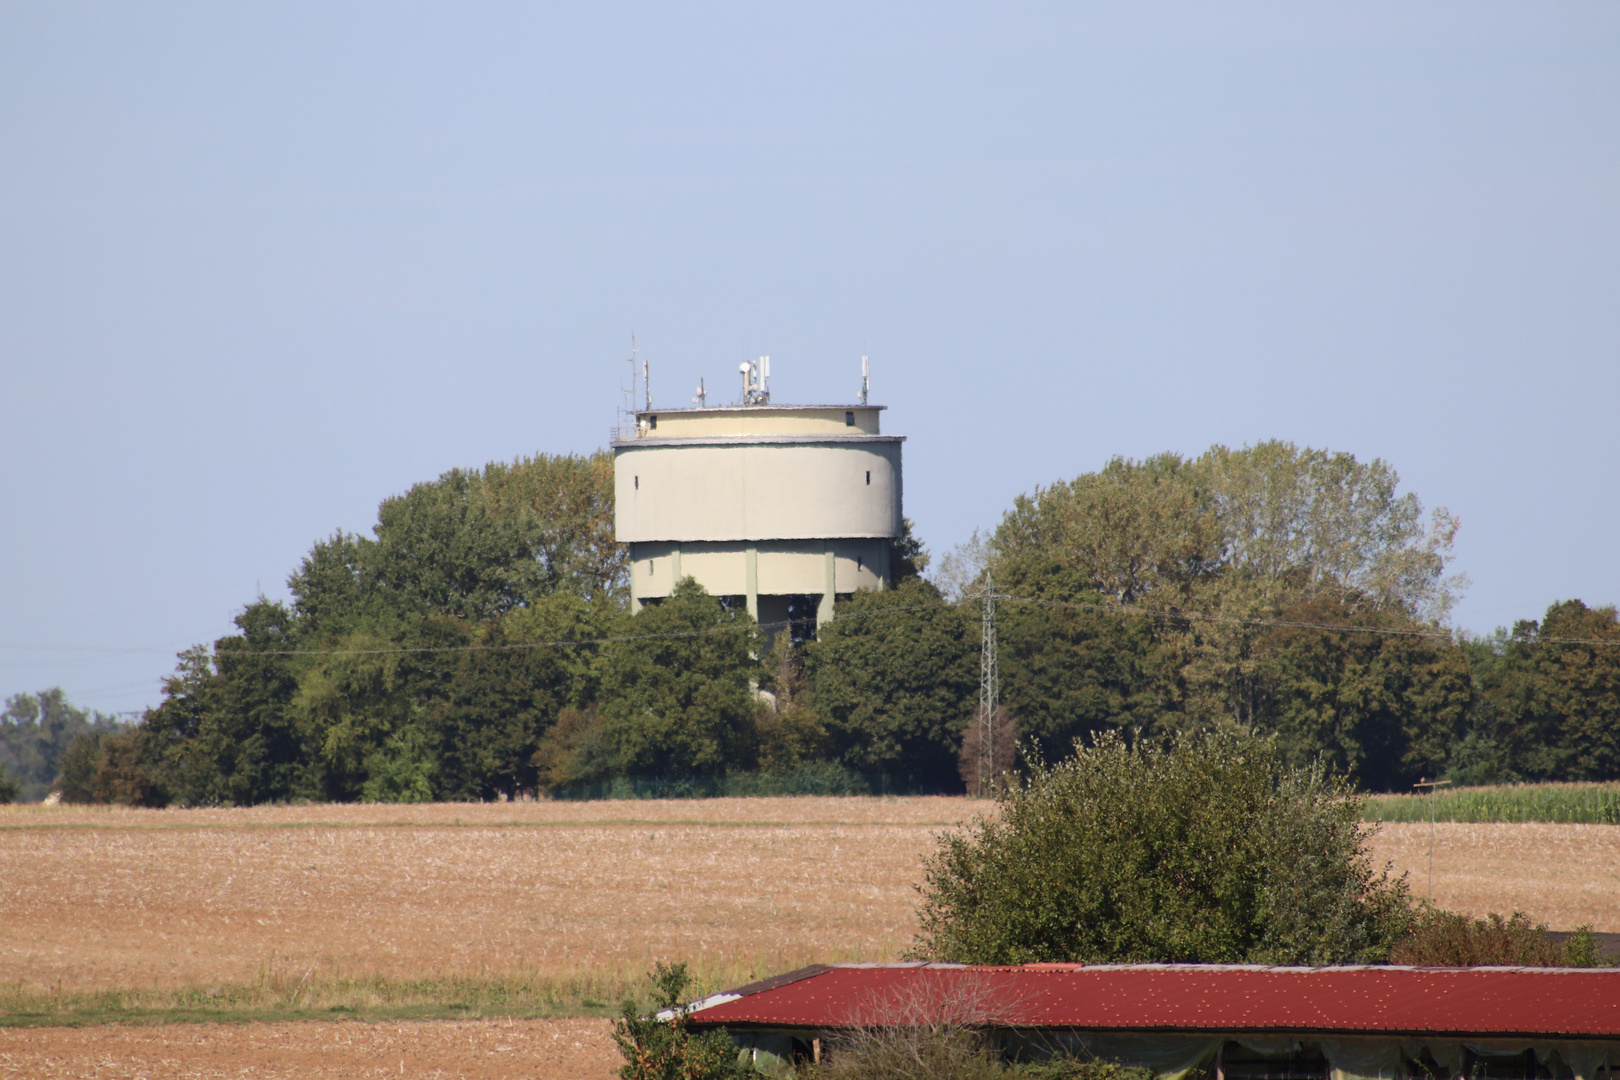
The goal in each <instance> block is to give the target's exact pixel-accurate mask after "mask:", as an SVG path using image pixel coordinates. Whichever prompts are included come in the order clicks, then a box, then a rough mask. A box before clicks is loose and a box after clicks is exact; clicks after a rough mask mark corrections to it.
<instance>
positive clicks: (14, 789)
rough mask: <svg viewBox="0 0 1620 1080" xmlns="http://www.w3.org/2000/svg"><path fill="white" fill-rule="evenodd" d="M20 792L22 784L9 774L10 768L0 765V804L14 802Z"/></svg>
mask: <svg viewBox="0 0 1620 1080" xmlns="http://www.w3.org/2000/svg"><path fill="white" fill-rule="evenodd" d="M21 794H22V784H21V783H20V782H19V781H18V780H17V778H16V777H14V776H12V775H11V770H9V769H7V768H6V767H5V766H4V765H0V804H4V803H14V802H16V801H17V796H19V795H21Z"/></svg>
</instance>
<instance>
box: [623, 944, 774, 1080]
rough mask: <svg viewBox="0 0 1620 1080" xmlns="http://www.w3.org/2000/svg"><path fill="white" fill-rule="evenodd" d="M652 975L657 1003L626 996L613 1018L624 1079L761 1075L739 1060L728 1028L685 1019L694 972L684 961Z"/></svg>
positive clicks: (723, 1079)
mask: <svg viewBox="0 0 1620 1080" xmlns="http://www.w3.org/2000/svg"><path fill="white" fill-rule="evenodd" d="M650 979H651V981H652V985H653V1003H652V1008H651V1009H650V1010H644V1009H642V1008H641V1007H640V1006H638V1005H637V1004H636V1003H635V1002H634V1001H626V1002H625V1003H624V1004H623V1006H622V1007H621V1008H620V1011H619V1018H618V1019H617V1020H615V1021H613V1042H614V1043H615V1044H616V1045H617V1046H618V1048H619V1053H620V1054H621V1055H623V1057H624V1064H623V1065H621V1066H619V1076H621V1077H622V1078H623V1080H730V1078H732V1077H736V1078H738V1080H741V1078H742V1077H745V1076H750V1075H758V1074H757V1073H755V1072H754V1070H753V1069H751V1068H745V1067H744V1066H743V1065H742V1064H741V1063H740V1062H739V1060H738V1055H737V1048H736V1047H735V1046H733V1045H732V1042H731V1037H730V1036H728V1035H727V1034H726V1031H725V1029H724V1028H720V1029H718V1030H716V1031H703V1032H696V1031H693V1030H692V1029H691V1027H690V1026H689V1025H688V1023H687V1006H688V1003H689V1001H690V995H689V993H688V991H689V990H690V988H691V982H692V980H691V977H690V976H689V975H688V974H687V967H686V965H685V964H684V963H679V964H665V963H659V964H658V966H657V967H656V968H654V969H653V972H652V974H651V975H650Z"/></svg>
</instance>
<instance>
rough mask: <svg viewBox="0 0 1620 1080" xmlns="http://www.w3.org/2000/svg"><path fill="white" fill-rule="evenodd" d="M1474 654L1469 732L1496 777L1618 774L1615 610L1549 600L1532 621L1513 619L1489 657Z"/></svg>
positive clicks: (1619, 669)
mask: <svg viewBox="0 0 1620 1080" xmlns="http://www.w3.org/2000/svg"><path fill="white" fill-rule="evenodd" d="M1611 642H1612V643H1613V644H1609V643H1611ZM1475 655H1476V659H1478V660H1482V661H1484V662H1483V663H1481V664H1478V665H1476V668H1475V670H1476V672H1479V673H1480V674H1481V675H1482V676H1483V678H1482V679H1481V682H1482V686H1481V692H1482V697H1483V698H1484V700H1483V702H1482V703H1481V705H1482V707H1481V709H1480V712H1481V713H1482V714H1483V715H1482V716H1479V717H1478V718H1477V719H1476V721H1475V724H1474V730H1475V731H1476V732H1478V733H1479V735H1480V736H1482V737H1483V738H1484V739H1485V740H1488V742H1489V744H1490V750H1491V751H1494V755H1495V756H1496V758H1497V760H1498V762H1499V763H1500V764H1499V765H1498V768H1499V769H1500V771H1501V772H1505V773H1507V774H1508V775H1507V776H1506V777H1504V778H1509V779H1519V778H1522V779H1528V780H1614V779H1620V617H1617V613H1616V609H1615V608H1613V607H1598V608H1590V607H1587V606H1586V605H1585V604H1583V603H1582V602H1581V601H1579V600H1567V601H1563V602H1561V603H1557V604H1553V605H1552V606H1551V607H1549V608H1548V609H1547V614H1546V615H1545V616H1544V617H1543V618H1542V619H1541V620H1540V621H1539V622H1537V621H1534V620H1525V621H1521V622H1519V623H1517V624H1516V625H1515V626H1514V628H1513V633H1512V636H1511V637H1510V638H1508V639H1507V640H1506V641H1505V642H1503V643H1501V645H1500V651H1499V653H1497V655H1495V656H1488V657H1479V655H1478V651H1477V650H1476V654H1475ZM1482 667H1483V668H1484V669H1485V670H1483V671H1481V668H1482ZM1481 749H1483V748H1481Z"/></svg>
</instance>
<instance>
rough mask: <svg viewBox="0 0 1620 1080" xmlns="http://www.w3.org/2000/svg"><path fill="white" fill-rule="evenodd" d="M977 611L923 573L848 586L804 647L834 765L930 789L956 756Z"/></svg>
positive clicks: (947, 785)
mask: <svg viewBox="0 0 1620 1080" xmlns="http://www.w3.org/2000/svg"><path fill="white" fill-rule="evenodd" d="M978 637H979V634H978V625H977V620H976V616H975V615H974V614H973V613H971V612H968V611H966V610H965V609H958V608H954V607H952V606H951V605H949V604H947V603H946V602H945V600H944V598H943V597H942V596H940V594H939V590H938V589H936V588H934V587H933V586H932V585H930V584H928V583H927V582H925V581H920V580H916V581H910V582H907V583H905V584H903V585H900V586H898V587H897V588H894V589H887V590H884V591H883V592H863V593H856V594H855V596H854V597H853V598H851V599H850V600H848V601H846V602H844V603H842V604H840V605H839V606H838V614H837V617H836V618H834V619H833V621H832V622H831V623H828V624H826V625H824V626H822V627H821V628H820V637H819V638H818V639H817V640H816V641H815V642H813V643H812V644H810V645H809V646H808V647H807V648H806V650H805V675H806V678H807V680H808V682H809V686H810V699H811V703H812V705H813V707H814V708H815V710H816V711H817V712H818V713H820V714H821V715H822V716H823V717H825V718H826V721H827V731H828V736H829V738H830V740H831V742H832V745H833V747H834V752H835V753H836V754H837V756H838V759H839V760H840V762H841V763H842V764H844V765H845V766H847V767H850V768H854V769H861V770H880V771H884V772H888V773H891V774H893V775H895V776H896V777H897V778H898V779H899V780H900V781H901V782H903V783H910V784H917V785H922V786H925V787H931V788H934V789H936V790H937V789H946V790H949V789H952V788H954V787H956V785H957V784H958V783H959V778H958V776H957V770H956V756H957V752H958V751H959V750H960V749H961V744H962V732H963V730H964V729H965V728H966V727H967V724H968V721H969V720H970V719H971V718H972V716H973V709H974V705H975V702H976V700H977V694H978V687H979V666H978V654H979V641H978Z"/></svg>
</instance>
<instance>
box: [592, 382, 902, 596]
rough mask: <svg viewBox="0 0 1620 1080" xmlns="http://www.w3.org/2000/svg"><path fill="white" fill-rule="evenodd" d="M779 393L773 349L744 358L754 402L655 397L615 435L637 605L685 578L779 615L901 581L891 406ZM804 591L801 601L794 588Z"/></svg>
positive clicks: (746, 394)
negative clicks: (811, 401)
mask: <svg viewBox="0 0 1620 1080" xmlns="http://www.w3.org/2000/svg"><path fill="white" fill-rule="evenodd" d="M862 359H863V364H862V368H863V372H862V390H861V398H862V400H861V402H860V403H859V404H854V405H773V404H771V400H770V391H769V389H768V388H767V382H768V379H769V377H770V361H769V358H766V357H761V358H760V361H759V362H758V363H745V364H743V365H742V366H741V369H740V374H741V375H742V397H741V400H742V402H743V403H742V404H738V405H730V406H717V407H710V406H708V405H707V404H706V399H707V395H706V394H705V393H704V392H703V391H702V390H701V389H700V390H699V392H698V396H697V400H698V401H699V402H700V403H701V404H700V406H699V407H698V408H690V409H662V410H655V409H652V408H650V407H649V408H644V409H640V410H637V411H636V413H635V425H634V427H631V428H628V429H626V428H619V429H617V430H616V431H615V436H614V439H613V455H614V473H615V499H616V507H617V510H616V522H615V526H616V533H617V537H618V539H619V541H620V542H621V543H625V544H628V545H630V568H631V574H630V582H631V584H630V592H631V602H632V605H633V606H634V607H635V609H637V610H639V609H640V608H641V607H642V605H644V604H647V603H656V602H657V601H658V600H660V599H662V598H664V597H667V596H668V595H669V594H670V593H671V592H672V591H673V590H674V588H675V585H676V583H677V582H679V581H681V579H683V578H687V577H690V578H693V579H695V580H696V581H697V583H698V584H700V585H702V586H703V587H704V588H705V589H707V590H708V591H709V592H710V593H713V594H715V595H717V596H722V597H732V598H738V599H740V600H741V601H743V602H744V603H746V604H747V607H748V612H749V614H751V615H753V616H754V618H756V619H757V620H759V621H760V622H761V623H763V624H766V625H767V626H770V625H772V624H783V623H786V622H787V621H788V618H789V611H790V607H792V608H795V609H796V610H802V609H803V605H804V604H805V603H806V602H810V603H813V604H814V607H815V613H816V614H815V617H816V621H817V622H818V623H820V622H826V621H828V620H830V619H832V617H833V610H834V606H835V603H836V598H837V597H839V596H848V595H849V594H852V593H854V592H855V591H856V590H859V589H882V588H885V587H886V586H887V585H888V584H889V580H890V579H889V547H890V543H891V541H893V540H894V539H895V538H896V537H898V536H899V535H900V530H901V479H900V446H901V443H903V442H904V441H905V439H904V437H903V436H899V435H884V434H882V433H881V431H880V430H879V416H880V414H881V413H882V412H883V406H881V405H868V404H866V402H865V398H866V385H867V380H866V376H865V370H864V369H865V363H864V360H865V358H864V357H863V358H862ZM795 600H797V601H798V603H797V604H795V603H794V601H795Z"/></svg>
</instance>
